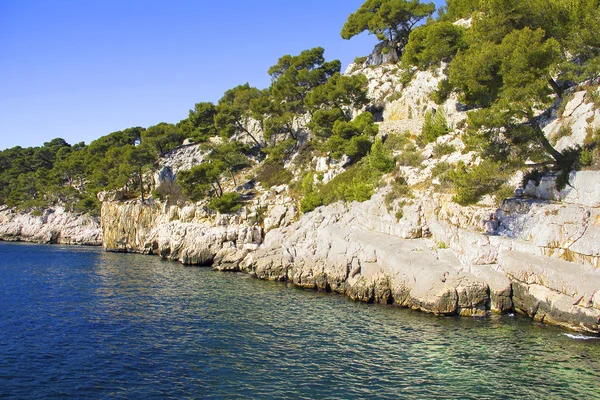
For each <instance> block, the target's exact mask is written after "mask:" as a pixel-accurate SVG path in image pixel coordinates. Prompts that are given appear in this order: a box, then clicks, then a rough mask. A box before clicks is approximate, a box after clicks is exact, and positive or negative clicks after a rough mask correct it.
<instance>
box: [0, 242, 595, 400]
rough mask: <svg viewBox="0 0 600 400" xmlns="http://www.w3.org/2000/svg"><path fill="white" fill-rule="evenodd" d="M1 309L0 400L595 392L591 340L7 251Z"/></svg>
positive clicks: (529, 326) (104, 261)
mask: <svg viewBox="0 0 600 400" xmlns="http://www.w3.org/2000/svg"><path fill="white" fill-rule="evenodd" d="M0 299H1V304H0V398H18V399H39V398H145V399H149V398H152V399H154V398H157V399H158V398H226V399H235V398H328V399H339V398H346V399H357V398H365V399H374V398H389V399H396V398H406V399H413V398H414V399H422V398H437V399H452V398H456V399H497V398H514V399H517V398H518V399H533V398H539V399H554V398H578V399H593V398H600V340H596V339H589V340H584V339H583V336H580V335H568V333H567V332H565V331H563V330H560V329H557V328H553V327H549V326H544V325H539V324H536V323H533V322H531V321H529V320H527V319H525V318H520V317H518V316H512V317H511V316H492V317H486V318H438V317H434V316H431V315H428V314H424V313H418V312H413V311H410V310H402V309H397V308H393V307H388V306H381V305H368V304H362V303H355V302H352V301H350V300H348V299H346V298H345V297H343V296H339V295H332V294H322V293H316V292H311V291H303V290H299V289H294V288H290V287H287V286H286V285H284V284H281V283H271V282H264V281H259V280H256V279H252V278H250V277H248V276H246V275H242V274H228V273H219V272H214V271H211V270H209V269H206V268H189V267H183V266H181V265H179V264H177V263H171V262H165V261H161V260H160V259H159V258H158V257H150V256H140V255H124V254H112V253H105V252H103V251H102V250H100V249H95V248H78V247H60V246H42V245H24V244H9V243H0ZM578 337H580V339H577V338H578Z"/></svg>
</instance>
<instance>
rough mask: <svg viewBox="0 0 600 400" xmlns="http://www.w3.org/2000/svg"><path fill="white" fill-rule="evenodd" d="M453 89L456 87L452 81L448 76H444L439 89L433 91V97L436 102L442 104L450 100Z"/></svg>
mask: <svg viewBox="0 0 600 400" xmlns="http://www.w3.org/2000/svg"><path fill="white" fill-rule="evenodd" d="M453 90H454V87H453V86H452V84H451V83H450V80H449V79H448V78H444V79H442V80H441V81H440V82H439V83H438V87H437V89H436V90H434V91H433V92H432V93H431V99H432V100H433V101H434V102H435V104H438V105H441V104H443V103H444V102H445V101H446V100H448V97H450V94H452V91H453Z"/></svg>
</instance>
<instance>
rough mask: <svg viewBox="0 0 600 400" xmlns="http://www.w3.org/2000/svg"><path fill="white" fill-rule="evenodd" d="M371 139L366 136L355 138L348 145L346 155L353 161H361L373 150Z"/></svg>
mask: <svg viewBox="0 0 600 400" xmlns="http://www.w3.org/2000/svg"><path fill="white" fill-rule="evenodd" d="M371 145H372V143H371V139H369V138H368V137H366V136H363V135H361V136H354V137H352V138H351V139H350V141H349V142H347V143H346V147H345V153H346V154H347V155H348V157H350V158H351V159H352V160H354V161H356V160H360V159H361V158H363V157H364V156H366V155H367V153H368V152H369V150H371Z"/></svg>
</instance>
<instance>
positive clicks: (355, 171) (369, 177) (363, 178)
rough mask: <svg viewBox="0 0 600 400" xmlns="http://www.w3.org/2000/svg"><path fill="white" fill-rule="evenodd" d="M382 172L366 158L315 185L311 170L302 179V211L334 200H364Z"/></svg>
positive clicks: (370, 194) (371, 191) (369, 195)
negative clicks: (327, 180)
mask: <svg viewBox="0 0 600 400" xmlns="http://www.w3.org/2000/svg"><path fill="white" fill-rule="evenodd" d="M381 176H382V172H381V171H379V170H377V169H376V168H373V166H372V165H371V163H370V162H369V161H368V160H367V158H364V159H362V160H361V161H359V162H358V163H356V164H354V165H352V166H351V167H349V168H348V169H347V170H346V171H344V172H342V173H341V174H339V175H337V176H336V177H335V178H333V179H332V180H331V181H329V182H327V183H326V184H324V185H321V184H319V185H315V184H314V182H313V174H312V172H311V173H309V174H307V175H306V176H305V177H304V179H303V180H302V193H303V196H304V197H303V199H302V201H301V202H300V208H301V210H302V212H304V213H306V212H309V211H312V210H314V209H315V208H316V207H318V206H321V205H328V204H331V203H334V202H336V201H345V202H352V201H359V202H362V201H366V200H368V199H370V198H371V196H372V195H373V193H374V192H375V188H376V187H377V186H378V185H379V181H380V180H381Z"/></svg>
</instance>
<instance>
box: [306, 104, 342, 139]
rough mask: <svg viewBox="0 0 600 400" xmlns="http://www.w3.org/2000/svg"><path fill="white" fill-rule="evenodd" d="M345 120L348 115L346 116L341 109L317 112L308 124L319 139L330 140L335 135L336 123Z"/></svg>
mask: <svg viewBox="0 0 600 400" xmlns="http://www.w3.org/2000/svg"><path fill="white" fill-rule="evenodd" d="M345 120H346V115H345V114H344V111H343V110H341V109H339V108H333V109H327V110H316V111H315V112H314V113H313V115H312V118H311V120H310V122H309V123H308V127H309V128H310V129H311V130H312V131H313V133H314V134H315V135H317V136H318V137H320V138H328V137H331V135H333V126H334V125H335V123H336V122H337V121H345Z"/></svg>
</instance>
